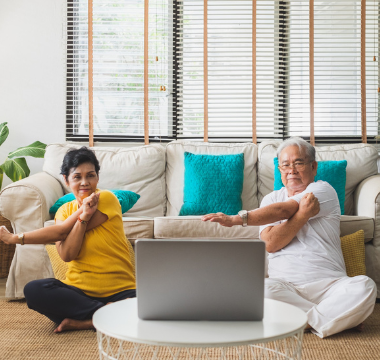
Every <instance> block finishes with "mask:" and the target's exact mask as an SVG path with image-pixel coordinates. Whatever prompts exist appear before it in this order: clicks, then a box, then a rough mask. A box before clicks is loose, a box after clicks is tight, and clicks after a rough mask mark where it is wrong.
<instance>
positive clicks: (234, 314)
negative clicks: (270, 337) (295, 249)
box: [135, 239, 265, 321]
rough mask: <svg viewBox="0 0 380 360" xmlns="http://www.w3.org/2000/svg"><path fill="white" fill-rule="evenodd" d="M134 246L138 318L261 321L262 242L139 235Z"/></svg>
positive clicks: (262, 287) (262, 288) (262, 285)
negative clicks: (147, 237)
mask: <svg viewBox="0 0 380 360" xmlns="http://www.w3.org/2000/svg"><path fill="white" fill-rule="evenodd" d="M135 251H136V282H137V284H136V285H137V309H138V317H139V318H140V319H142V320H219V321H241V320H243V321H261V320H262V318H263V310H264V274H265V244H264V242H263V241H260V240H239V239H237V240H219V239H210V240H205V239H202V240H184V239H170V240H158V239H152V240H150V239H141V240H137V241H136V244H135Z"/></svg>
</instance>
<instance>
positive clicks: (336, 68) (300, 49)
mask: <svg viewBox="0 0 380 360" xmlns="http://www.w3.org/2000/svg"><path fill="white" fill-rule="evenodd" d="M361 2H362V1H361V0H334V1H327V0H324V1H316V0H314V1H313V2H312V3H314V5H313V8H312V10H313V13H314V15H313V18H312V20H313V24H314V27H313V30H314V37H313V40H314V46H313V47H312V49H311V48H310V35H312V33H310V31H309V24H310V19H309V16H310V5H309V4H310V1H309V0H297V1H294V0H291V1H290V0H276V1H269V0H235V1H233V2H231V1H228V0H207V1H204V0H177V1H169V0H150V1H149V9H148V13H149V18H148V21H149V28H148V32H149V34H148V39H149V49H148V54H149V55H148V68H149V74H148V76H149V81H148V83H149V85H148V98H149V104H148V105H149V106H148V111H149V113H148V121H149V137H150V138H151V139H159V140H161V139H174V138H199V139H202V138H203V136H204V134H205V129H204V117H205V109H204V98H205V93H204V85H205V79H204V74H205V69H204V64H205V62H204V47H203V46H204V39H203V36H204V22H205V21H206V23H207V55H208V60H207V68H206V69H207V90H208V91H207V94H206V95H207V98H208V99H207V108H208V127H207V130H208V136H209V138H210V140H211V141H217V140H221V141H251V140H252V139H255V138H256V137H257V138H258V140H259V141H261V140H264V139H270V138H278V139H282V138H286V137H288V136H292V135H299V136H304V137H305V138H308V137H309V136H310V131H311V129H310V115H311V114H310V104H311V101H313V103H314V132H315V136H316V138H317V142H339V141H344V142H347V141H355V142H359V141H360V140H361V118H362V112H361V111H362V106H363V105H362V104H361V97H362V91H363V89H361V84H362V83H363V80H362V79H361V75H362V71H361V55H362V53H361V36H362V35H364V34H362V31H361V19H362V13H361ZM205 3H206V4H207V18H206V19H205V17H204V13H205V8H204V4H205ZM365 8H366V10H365V12H366V13H365V17H364V21H365V30H366V31H365V58H364V60H365V89H364V90H365V92H364V93H365V108H366V112H365V119H366V128H367V130H366V131H367V134H368V136H369V140H370V141H376V140H377V138H378V137H379V136H378V133H379V124H378V118H379V113H378V111H379V110H378V100H379V92H378V87H379V65H378V41H379V29H378V22H379V4H378V2H377V1H376V0H369V1H366V7H365ZM87 10H88V9H87V0H86V1H84V0H69V1H68V5H67V18H66V19H65V24H66V27H67V29H66V30H67V31H66V35H67V59H66V64H67V139H68V140H87V139H88V127H89V125H88V116H89V114H88V108H89V107H88V95H89V94H88V26H87V25H88V17H87V14H88V11H87ZM254 20H255V21H254ZM253 24H256V27H255V28H254V27H253V26H254V25H253ZM253 34H255V38H253ZM311 50H313V54H314V55H313V57H312V59H311V58H310V56H309V54H310V51H311ZM93 58H94V60H93V69H94V73H93V86H94V87H93V99H94V106H93V108H94V134H95V140H107V141H108V140H111V141H125V140H127V139H142V138H143V136H144V81H143V73H144V0H132V1H128V2H124V1H121V0H114V1H111V0H94V1H93ZM311 60H313V61H314V64H312V65H314V66H313V75H314V76H313V77H312V80H314V85H313V83H310V71H311V68H310V63H313V62H312V61H311ZM310 86H312V92H310ZM310 96H311V97H312V98H310Z"/></svg>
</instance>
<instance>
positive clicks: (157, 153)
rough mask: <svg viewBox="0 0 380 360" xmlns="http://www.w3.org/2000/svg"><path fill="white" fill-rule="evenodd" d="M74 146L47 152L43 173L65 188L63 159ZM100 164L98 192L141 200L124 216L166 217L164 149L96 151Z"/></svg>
mask: <svg viewBox="0 0 380 360" xmlns="http://www.w3.org/2000/svg"><path fill="white" fill-rule="evenodd" d="M80 147H81V146H80V145H73V144H51V145H48V146H47V148H46V154H45V160H44V166H43V170H44V171H46V172H47V173H49V174H50V175H52V176H54V177H55V178H56V179H57V180H58V181H60V183H61V185H62V187H63V188H64V191H65V193H68V192H70V189H69V188H68V187H67V186H66V185H65V182H64V180H63V177H62V175H60V167H61V164H62V160H63V157H64V156H65V154H66V152H67V150H68V149H70V148H80ZM92 150H94V151H95V154H96V157H97V159H98V160H99V163H100V172H99V184H98V187H99V189H107V190H129V191H133V192H135V193H137V194H139V195H140V199H139V200H138V201H137V203H136V204H135V205H134V206H133V208H132V209H131V210H129V211H128V212H127V213H126V214H125V216H152V217H154V216H164V215H165V209H166V196H165V191H166V190H165V148H164V147H162V146H161V145H145V146H139V147H131V148H121V147H94V148H92Z"/></svg>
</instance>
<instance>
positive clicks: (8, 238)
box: [0, 226, 19, 245]
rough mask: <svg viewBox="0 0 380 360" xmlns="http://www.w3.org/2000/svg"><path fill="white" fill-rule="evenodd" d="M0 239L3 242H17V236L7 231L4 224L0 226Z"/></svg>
mask: <svg viewBox="0 0 380 360" xmlns="http://www.w3.org/2000/svg"><path fill="white" fill-rule="evenodd" d="M0 240H1V241H3V242H4V243H5V244H8V245H10V244H19V241H18V236H17V235H16V234H12V233H10V232H9V231H8V229H7V228H6V227H5V226H0Z"/></svg>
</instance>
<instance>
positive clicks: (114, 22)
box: [65, 0, 172, 141]
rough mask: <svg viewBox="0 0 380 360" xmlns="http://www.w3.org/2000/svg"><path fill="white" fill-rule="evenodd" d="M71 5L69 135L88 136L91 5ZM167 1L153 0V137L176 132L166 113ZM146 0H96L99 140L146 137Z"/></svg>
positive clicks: (80, 2) (79, 0) (95, 93)
mask: <svg viewBox="0 0 380 360" xmlns="http://www.w3.org/2000/svg"><path fill="white" fill-rule="evenodd" d="M67 6H68V8H67V19H66V22H65V23H66V24H67V31H66V34H67V130H66V132H67V139H68V140H84V139H88V27H87V24H88V11H87V10H88V9H87V1H83V0H73V1H69V2H68V5H67ZM168 12H169V9H168V1H167V0H150V1H149V34H148V37H149V50H148V51H149V59H148V68H149V89H148V91H149V136H150V137H156V136H159V137H160V136H164V137H167V136H172V127H171V126H170V121H169V118H168V114H169V111H168V97H169V94H170V91H171V87H170V85H169V83H168V82H169V75H168V74H169V69H168V64H169V58H168V24H169V21H168ZM143 75H144V0H131V1H128V2H125V1H121V0H112V1H111V0H94V1H93V102H94V104H93V113H94V137H95V140H98V141H99V140H115V141H117V140H120V141H123V140H125V139H128V138H129V139H142V138H143V136H144V79H143Z"/></svg>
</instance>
